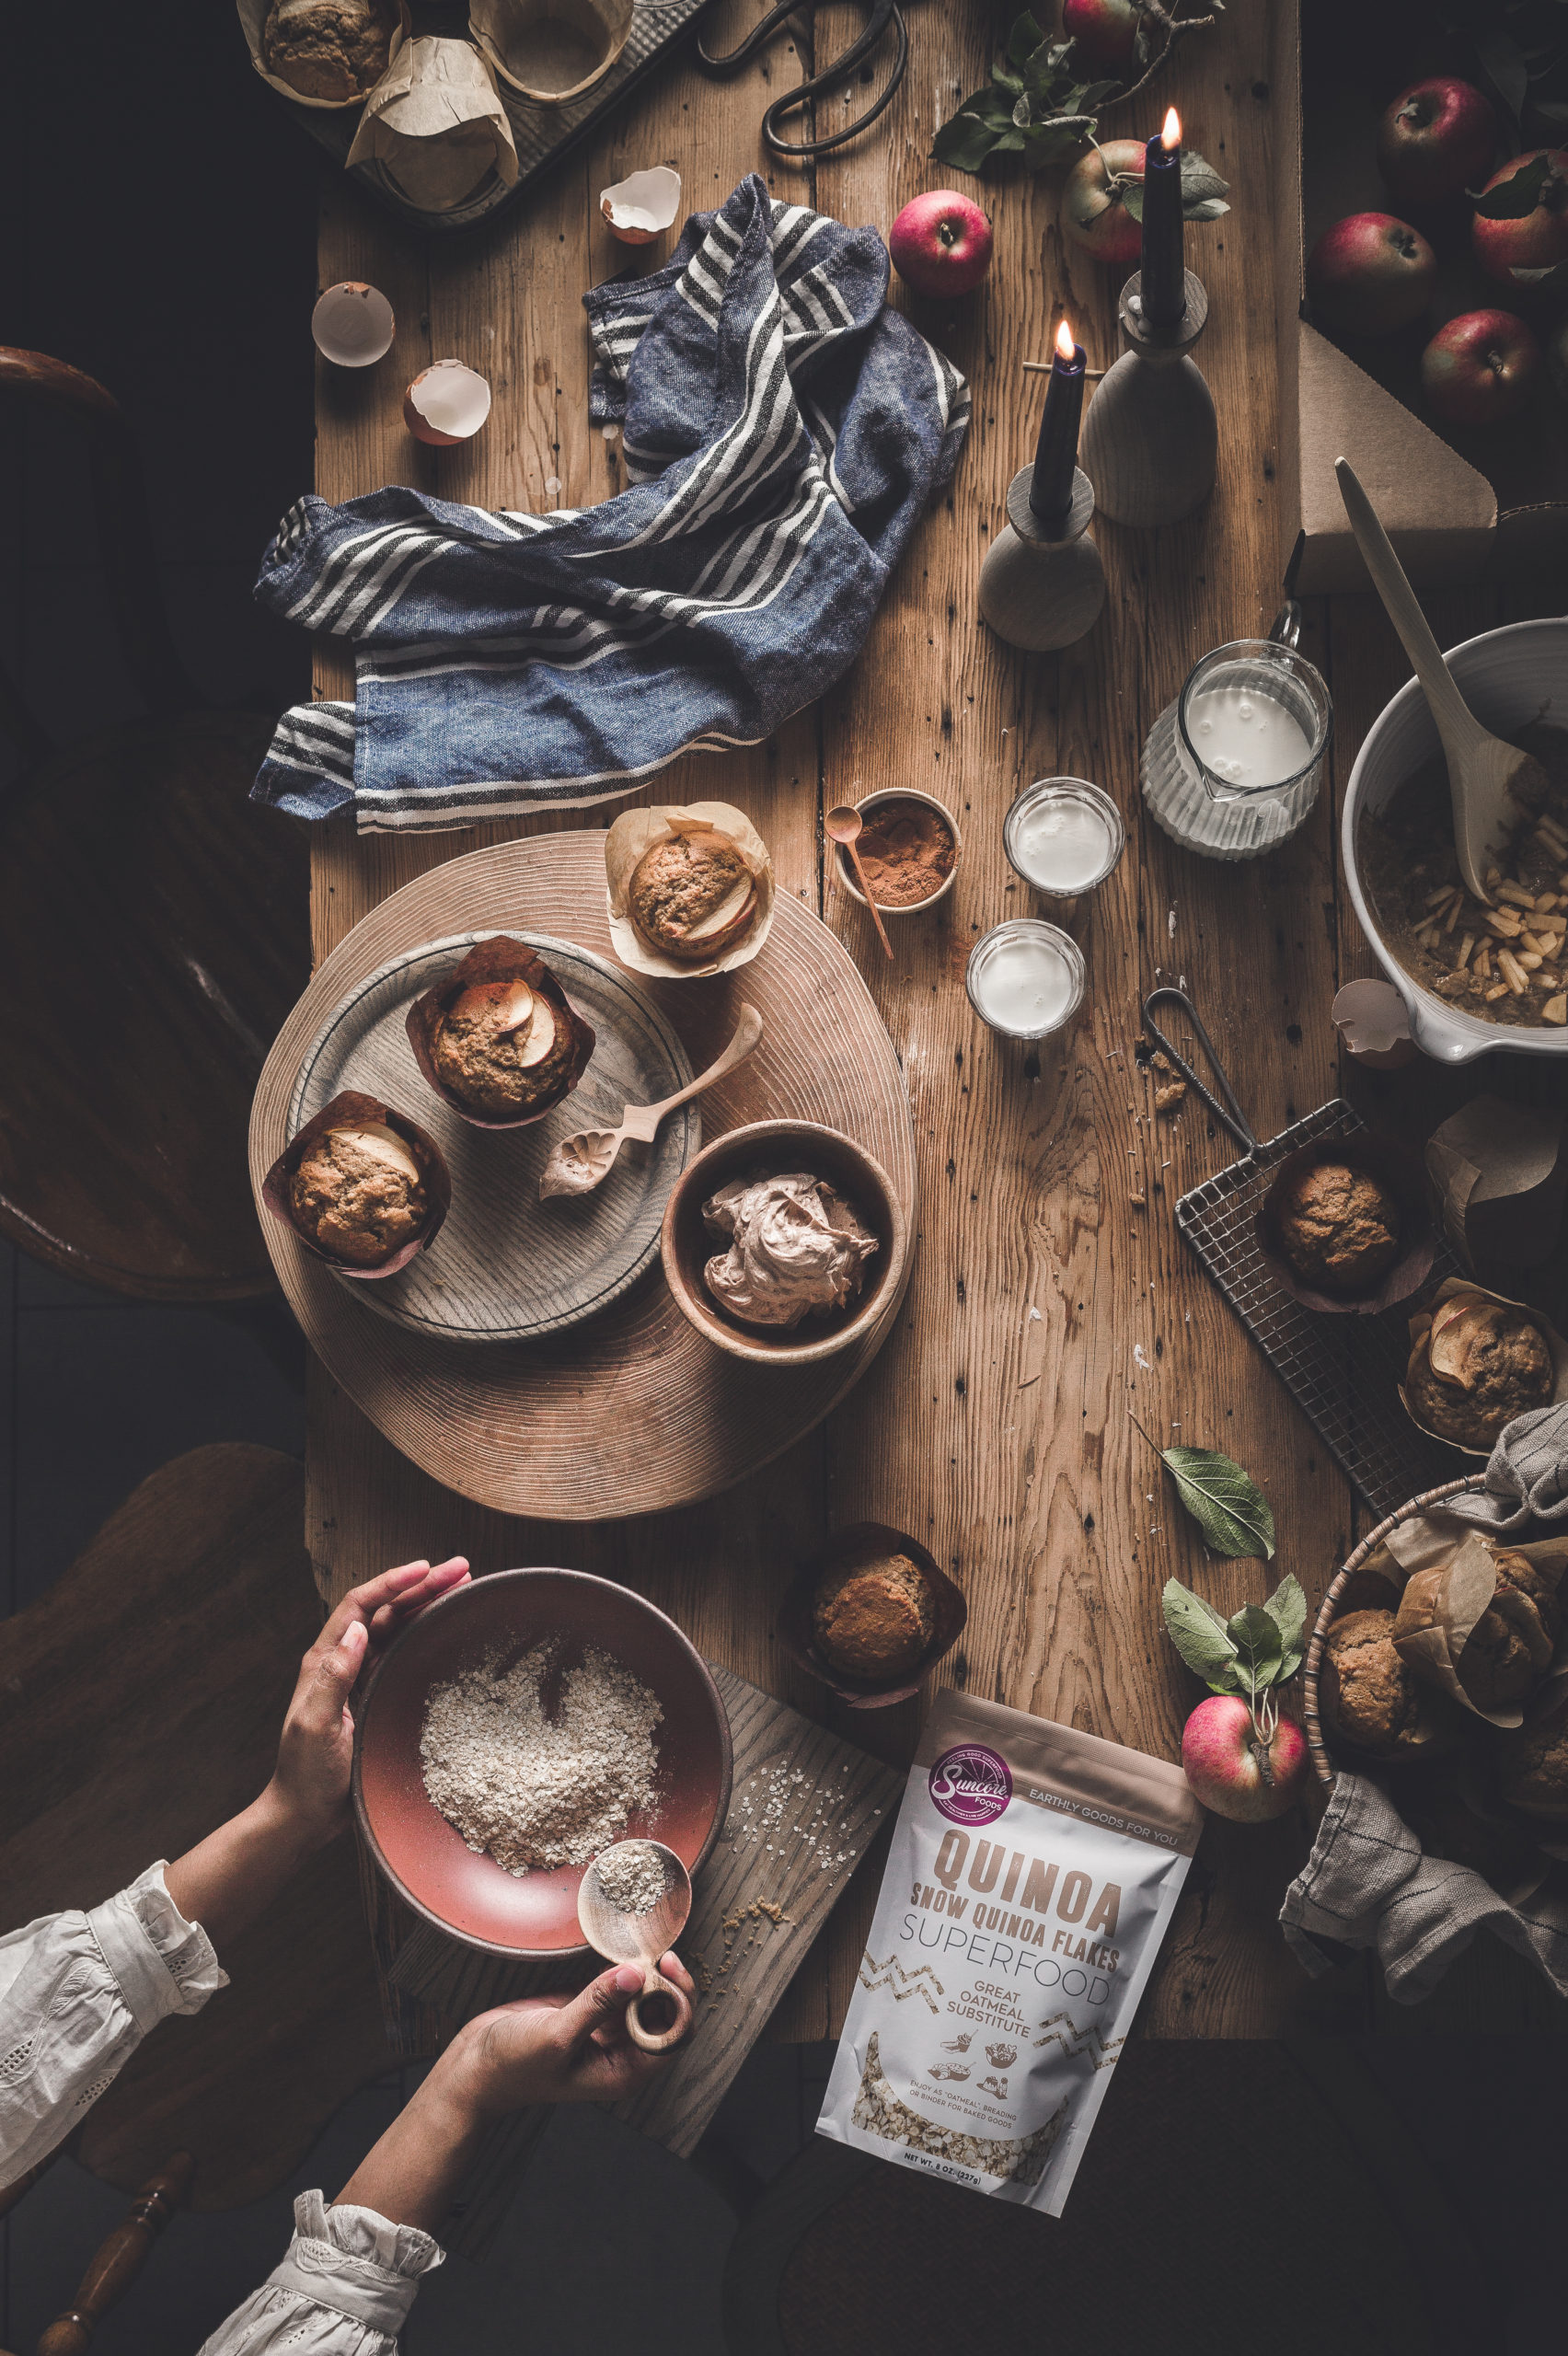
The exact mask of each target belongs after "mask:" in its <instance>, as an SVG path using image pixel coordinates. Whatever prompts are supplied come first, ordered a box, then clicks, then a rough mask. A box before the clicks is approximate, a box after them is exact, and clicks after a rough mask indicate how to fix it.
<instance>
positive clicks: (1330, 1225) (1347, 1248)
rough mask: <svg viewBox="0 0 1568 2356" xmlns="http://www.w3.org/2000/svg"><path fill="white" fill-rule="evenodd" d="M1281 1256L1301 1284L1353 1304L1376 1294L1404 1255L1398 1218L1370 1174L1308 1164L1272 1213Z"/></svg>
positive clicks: (1286, 1185) (1346, 1166) (1282, 1188)
mask: <svg viewBox="0 0 1568 2356" xmlns="http://www.w3.org/2000/svg"><path fill="white" fill-rule="evenodd" d="M1270 1209H1271V1214H1272V1218H1273V1222H1274V1235H1275V1237H1276V1239H1277V1242H1278V1245H1279V1249H1280V1251H1281V1252H1282V1253H1283V1254H1284V1256H1285V1258H1286V1261H1288V1263H1289V1265H1290V1266H1291V1267H1292V1268H1293V1269H1294V1270H1295V1272H1296V1274H1297V1276H1299V1277H1300V1279H1301V1281H1302V1283H1303V1284H1308V1285H1311V1286H1313V1287H1314V1288H1316V1289H1317V1290H1318V1291H1319V1292H1326V1293H1332V1295H1333V1296H1334V1297H1335V1298H1336V1299H1349V1298H1351V1297H1352V1296H1353V1295H1355V1294H1356V1293H1369V1292H1373V1291H1375V1290H1376V1289H1377V1287H1378V1285H1379V1284H1380V1283H1381V1281H1382V1279H1383V1278H1384V1277H1385V1276H1387V1275H1388V1273H1389V1269H1390V1268H1391V1267H1392V1266H1393V1265H1394V1262H1395V1261H1396V1260H1397V1259H1398V1258H1399V1256H1400V1212H1399V1205H1398V1204H1397V1203H1396V1202H1395V1200H1394V1198H1393V1196H1392V1195H1390V1194H1389V1190H1388V1188H1387V1187H1386V1186H1385V1185H1383V1184H1381V1182H1380V1181H1379V1180H1378V1179H1376V1178H1374V1177H1373V1175H1372V1173H1371V1172H1370V1171H1367V1170H1357V1169H1355V1168H1353V1166H1352V1165H1351V1164H1350V1163H1349V1162H1345V1161H1318V1162H1309V1163H1308V1164H1307V1165H1306V1166H1305V1167H1304V1168H1303V1169H1300V1170H1297V1171H1295V1172H1292V1173H1291V1174H1290V1175H1289V1176H1287V1177H1286V1179H1284V1180H1283V1182H1282V1183H1281V1184H1280V1185H1279V1186H1278V1188H1277V1189H1276V1190H1275V1193H1274V1200H1273V1202H1272V1204H1271V1206H1270Z"/></svg>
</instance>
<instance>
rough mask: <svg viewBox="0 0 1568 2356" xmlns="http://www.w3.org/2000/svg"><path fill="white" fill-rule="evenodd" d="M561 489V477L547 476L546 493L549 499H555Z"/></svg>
mask: <svg viewBox="0 0 1568 2356" xmlns="http://www.w3.org/2000/svg"><path fill="white" fill-rule="evenodd" d="M559 489H560V477H559V475H547V476H546V477H545V491H546V495H547V497H548V498H550V499H553V498H554V497H555V496H556V493H557V492H558V491H559Z"/></svg>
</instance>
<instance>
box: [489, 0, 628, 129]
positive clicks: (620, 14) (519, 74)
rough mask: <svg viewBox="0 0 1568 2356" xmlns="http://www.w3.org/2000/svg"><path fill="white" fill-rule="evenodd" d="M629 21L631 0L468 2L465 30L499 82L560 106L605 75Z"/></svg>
mask: <svg viewBox="0 0 1568 2356" xmlns="http://www.w3.org/2000/svg"><path fill="white" fill-rule="evenodd" d="M631 19H632V0H471V6H470V7H469V10H468V30H469V31H470V32H471V33H472V35H473V37H474V39H475V40H476V41H477V42H478V46H479V48H480V49H481V50H482V51H483V52H484V55H485V57H486V59H487V60H488V61H489V63H490V65H492V66H493V67H494V69H495V71H496V72H497V73H498V74H499V75H500V76H501V78H502V81H503V82H509V83H510V84H511V86H512V87H513V89H514V90H521V91H522V93H523V96H524V97H525V98H532V99H534V100H535V101H536V104H537V105H539V106H546V107H559V106H560V105H562V104H563V103H564V102H565V100H567V99H568V98H576V97H577V96H578V95H579V94H580V92H582V91H583V90H588V89H592V87H593V86H594V83H595V82H596V81H597V80H598V79H599V77H600V75H602V74H607V73H608V72H609V70H610V67H611V66H612V65H613V64H615V62H616V60H617V57H618V56H619V55H620V53H621V52H622V50H623V49H624V48H625V47H626V44H627V41H628V38H629V36H630V32H631Z"/></svg>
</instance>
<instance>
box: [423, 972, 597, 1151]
mask: <svg viewBox="0 0 1568 2356" xmlns="http://www.w3.org/2000/svg"><path fill="white" fill-rule="evenodd" d="M574 1046H575V1041H574V1039H573V1036H572V1031H571V1024H570V1022H563V1021H561V1020H560V1019H559V1017H558V1015H557V1012H556V1010H555V1009H554V1008H553V1007H552V1006H551V1005H550V1003H549V1000H548V999H547V998H546V997H545V996H544V994H543V992H542V991H539V990H535V989H531V988H530V987H529V986H528V984H527V983H526V982H524V981H509V982H476V983H473V984H471V985H470V986H469V987H468V988H467V989H465V990H462V991H460V992H459V994H458V996H457V997H456V998H455V999H454V1000H453V1003H452V1004H451V1006H449V1007H448V1008H447V1009H446V1011H444V1014H443V1015H442V1017H441V1019H440V1022H438V1023H437V1025H436V1028H435V1034H434V1036H433V1038H432V1041H431V1056H432V1060H433V1062H434V1065H435V1068H436V1070H437V1071H438V1072H439V1074H440V1076H441V1078H442V1080H444V1083H445V1085H446V1086H447V1087H448V1088H449V1089H450V1090H451V1091H452V1093H453V1095H454V1096H455V1097H457V1098H459V1099H460V1100H461V1102H462V1103H465V1104H466V1105H467V1107H468V1109H469V1110H470V1112H474V1113H479V1114H484V1115H485V1117H486V1118H487V1119H489V1120H492V1121H504V1120H507V1119H511V1118H515V1117H517V1116H519V1115H521V1114H525V1113H527V1112H528V1111H530V1110H531V1109H532V1107H533V1106H534V1105H536V1104H538V1103H542V1102H543V1101H544V1099H545V1098H547V1097H548V1096H550V1095H552V1094H553V1093H554V1092H555V1091H558V1090H559V1086H560V1083H561V1079H562V1077H563V1074H564V1072H565V1070H566V1068H567V1067H568V1065H569V1064H570V1063H571V1058H572V1054H573V1050H574Z"/></svg>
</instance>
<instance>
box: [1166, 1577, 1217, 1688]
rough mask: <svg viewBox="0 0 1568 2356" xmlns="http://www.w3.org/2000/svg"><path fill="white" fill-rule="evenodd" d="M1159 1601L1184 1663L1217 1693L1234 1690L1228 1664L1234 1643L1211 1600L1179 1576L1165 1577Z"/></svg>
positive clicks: (1172, 1641) (1173, 1642)
mask: <svg viewBox="0 0 1568 2356" xmlns="http://www.w3.org/2000/svg"><path fill="white" fill-rule="evenodd" d="M1159 1601H1160V1609H1161V1611H1163V1612H1164V1614H1165V1625H1166V1627H1167V1629H1168V1630H1169V1631H1170V1641H1171V1643H1172V1644H1173V1645H1174V1646H1175V1647H1176V1649H1177V1651H1178V1652H1179V1653H1180V1654H1181V1656H1182V1659H1183V1660H1184V1661H1185V1662H1186V1664H1187V1667H1188V1668H1189V1669H1192V1670H1193V1672H1194V1673H1195V1674H1196V1675H1197V1676H1199V1677H1201V1678H1202V1679H1203V1680H1204V1682H1205V1685H1212V1686H1213V1687H1214V1690H1215V1692H1216V1693H1220V1692H1233V1691H1234V1687H1233V1685H1232V1682H1231V1673H1230V1665H1231V1663H1232V1662H1233V1661H1234V1659H1235V1658H1236V1645H1235V1641H1234V1639H1233V1638H1232V1637H1231V1635H1230V1634H1229V1631H1228V1629H1227V1627H1226V1624H1225V1622H1224V1621H1223V1620H1222V1619H1221V1618H1220V1616H1219V1613H1218V1612H1217V1611H1216V1610H1215V1608H1214V1606H1213V1604H1212V1603H1205V1601H1204V1599H1203V1597H1202V1596H1201V1595H1194V1594H1193V1590H1192V1588H1186V1587H1183V1586H1182V1584H1181V1581H1180V1580H1179V1579H1167V1580H1166V1582H1165V1590H1164V1593H1163V1594H1162V1595H1161V1597H1160V1599H1159Z"/></svg>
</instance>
